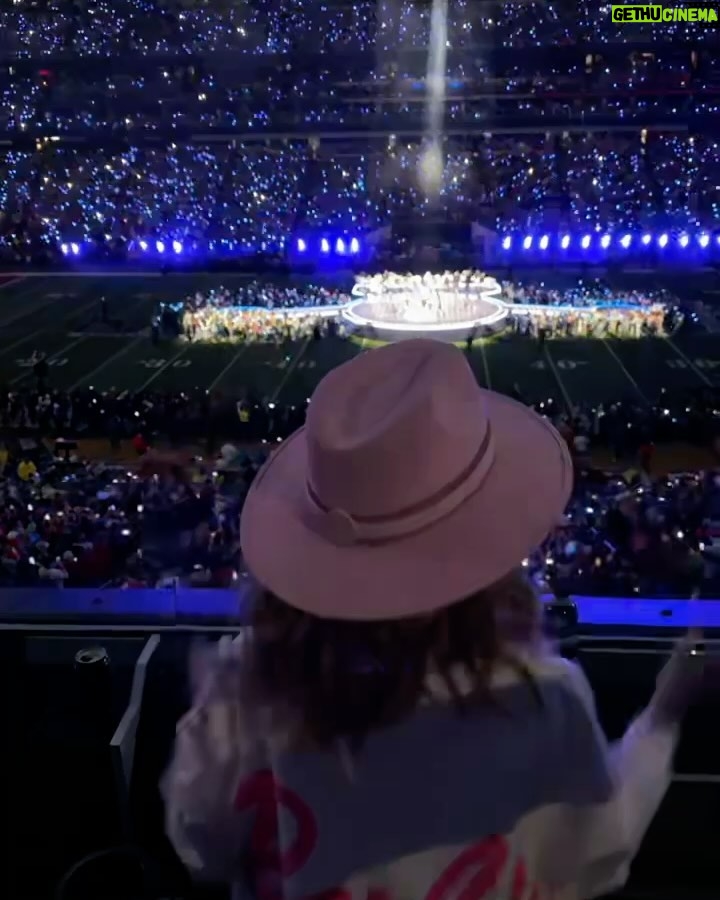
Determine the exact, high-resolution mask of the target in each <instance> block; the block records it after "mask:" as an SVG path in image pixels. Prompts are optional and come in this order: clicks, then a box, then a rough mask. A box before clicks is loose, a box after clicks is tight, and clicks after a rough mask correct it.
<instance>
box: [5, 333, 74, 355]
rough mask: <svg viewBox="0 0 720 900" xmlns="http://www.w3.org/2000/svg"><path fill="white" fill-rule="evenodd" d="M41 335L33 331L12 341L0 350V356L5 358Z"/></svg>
mask: <svg viewBox="0 0 720 900" xmlns="http://www.w3.org/2000/svg"><path fill="white" fill-rule="evenodd" d="M40 334H42V332H41V331H34V332H33V333H32V334H24V335H23V336H22V337H21V338H18V339H17V340H16V341H13V342H12V344H8V345H7V346H6V347H2V348H0V356H5V355H6V354H8V353H12V351H13V350H14V349H15V348H16V347H19V346H20V344H26V343H27V342H28V341H31V340H33V339H37V337H38V336H39V335H40ZM83 337H84V335H83Z"/></svg>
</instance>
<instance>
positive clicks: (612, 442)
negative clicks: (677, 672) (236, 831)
mask: <svg viewBox="0 0 720 900" xmlns="http://www.w3.org/2000/svg"><path fill="white" fill-rule="evenodd" d="M709 393H712V392H709ZM518 399H522V397H521V396H518ZM659 399H660V405H659V406H658V407H652V408H648V407H647V406H645V405H643V406H642V407H636V406H634V405H633V404H632V403H628V402H619V403H615V404H613V405H611V406H608V407H603V406H596V407H591V406H589V405H582V404H581V405H578V406H576V407H575V408H574V409H573V411H572V414H571V415H570V414H568V413H567V412H564V411H563V410H562V409H561V407H560V406H559V404H557V403H556V402H554V401H553V400H551V399H547V400H545V401H543V402H541V403H539V404H537V407H536V408H537V409H538V411H539V412H540V413H541V414H543V415H546V416H548V417H549V418H551V419H552V420H553V422H554V423H555V424H556V425H557V427H558V428H559V429H560V432H561V434H562V436H563V438H564V439H565V441H566V442H567V443H568V446H569V448H570V450H571V452H572V453H573V455H574V457H575V458H576V460H577V463H578V465H577V476H576V480H575V487H574V490H573V495H572V497H571V500H570V502H569V504H568V507H567V509H566V511H565V515H564V517H563V518H562V519H561V520H560V522H559V523H558V526H557V528H556V529H555V530H554V531H553V533H552V534H551V535H550V536H549V537H548V538H547V540H546V541H545V542H544V543H543V545H542V547H540V548H538V549H537V550H536V551H534V552H533V553H531V554H530V556H529V557H528V559H527V560H526V561H524V563H523V565H524V566H525V568H527V570H528V574H529V576H530V577H531V578H532V580H533V581H534V582H536V583H537V585H538V586H539V587H540V588H542V589H548V588H549V589H551V590H557V591H560V592H567V593H578V594H595V593H597V594H602V595H605V596H607V595H618V596H628V595H632V594H634V593H637V594H640V595H643V596H653V595H663V594H668V593H671V594H674V595H676V596H685V597H689V596H691V595H697V594H702V595H705V596H717V591H718V578H719V576H720V541H719V539H718V535H720V477H719V476H718V474H717V473H715V472H706V473H699V474H679V475H673V476H669V477H665V476H662V477H659V476H653V475H652V474H651V470H652V442H653V441H654V440H656V439H658V438H662V437H665V438H668V437H671V436H673V435H674V434H676V433H677V434H682V435H683V436H687V434H688V432H693V433H695V432H696V431H697V434H698V436H700V434H703V435H705V436H707V425H708V423H709V422H710V421H711V420H712V414H711V410H710V408H709V407H708V406H707V403H710V404H713V403H715V405H716V406H717V399H716V398H712V397H701V396H697V397H694V398H689V397H687V396H682V397H678V398H670V397H669V396H667V395H664V396H663V397H661V398H659ZM676 400H677V401H678V403H676ZM101 407H102V415H101V414H100V409H101ZM668 407H669V408H668ZM138 410H140V411H141V416H142V418H141V419H140V420H138V419H137V418H136V415H135V413H137V412H138ZM239 412H242V413H244V415H243V416H240V415H238V413H239ZM304 415H305V409H304V408H295V407H284V406H282V405H280V406H278V405H276V404H274V403H263V402H262V401H259V400H256V399H255V400H253V399H250V398H247V397H239V396H238V397H228V398H222V397H219V396H218V397H214V396H208V395H207V393H206V392H205V391H202V392H196V394H191V395H188V396H186V395H168V394H156V393H152V392H144V393H143V394H141V395H132V394H129V393H128V392H127V391H125V392H123V393H122V394H117V395H116V394H113V393H98V392H94V391H92V390H85V391H79V392H75V393H73V394H66V393H64V392H60V391H53V392H52V394H48V395H44V394H42V395H41V394H38V393H36V392H35V391H27V390H21V391H17V392H15V393H13V394H7V395H3V396H2V397H0V421H2V424H3V427H4V429H5V430H6V433H8V434H12V433H13V432H14V431H15V430H16V429H20V430H21V431H22V433H24V434H27V433H28V430H30V431H33V430H40V431H41V432H42V433H47V432H48V431H50V432H52V430H57V431H58V432H61V433H63V434H73V433H75V431H76V430H77V429H79V430H80V431H81V432H82V433H84V434H93V435H98V436H105V437H108V436H109V437H110V440H111V441H113V440H115V439H117V437H118V436H119V435H122V436H125V435H130V434H135V433H136V431H137V429H138V428H142V430H143V431H142V433H143V434H147V435H148V438H150V439H151V440H152V439H153V438H154V437H160V436H172V437H173V438H174V439H177V438H178V436H179V435H180V433H181V432H182V434H183V435H185V436H196V437H201V438H205V439H206V440H207V441H208V442H209V441H210V440H214V441H215V442H216V443H217V444H218V446H219V445H220V442H221V441H224V440H226V439H227V437H228V436H232V438H231V439H238V441H240V440H247V439H248V437H251V438H253V439H255V440H258V441H259V440H262V441H263V442H264V443H266V444H268V445H269V444H271V443H272V444H274V443H276V442H277V441H281V440H282V439H283V438H284V437H285V436H287V434H288V433H290V432H291V431H292V430H294V429H295V428H296V427H297V426H298V425H299V424H302V421H303V419H304ZM138 421H139V424H138ZM630 426H632V427H630ZM698 429H700V430H699V431H698ZM139 436H140V432H137V435H136V437H139ZM136 443H137V446H138V447H142V446H143V444H142V442H140V441H136ZM600 445H603V446H610V447H612V448H613V450H614V452H615V453H616V454H617V455H618V456H619V457H621V458H623V459H625V460H626V461H627V463H628V468H627V470H626V471H624V473H623V474H622V475H619V474H618V473H617V472H616V473H611V474H605V473H603V472H601V471H598V470H595V469H591V470H588V468H587V465H586V462H587V460H588V459H589V454H590V452H591V450H592V449H593V448H594V447H596V446H600ZM265 449H267V448H265ZM264 456H265V454H264V453H262V452H260V453H253V454H252V455H248V454H245V453H242V452H238V451H237V449H236V448H235V447H234V446H233V445H232V444H228V443H225V444H223V446H222V449H221V451H220V453H219V455H218V454H217V451H216V450H215V451H210V450H209V451H208V453H207V460H198V461H196V462H195V464H193V465H192V466H191V467H190V468H189V470H188V471H186V472H178V471H175V472H170V471H169V472H167V473H166V474H165V475H163V477H162V478H160V479H156V478H150V477H145V476H144V475H143V471H142V468H140V469H139V470H135V471H133V472H127V471H125V470H124V469H119V468H113V467H107V466H105V465H97V464H93V463H90V462H88V461H86V460H82V459H78V458H74V457H71V458H70V459H69V460H65V459H59V458H57V459H47V458H37V459H35V460H33V459H31V458H28V457H26V456H24V455H23V454H22V452H20V451H15V450H13V449H11V450H8V449H7V448H6V447H5V446H3V445H0V475H1V476H2V487H1V489H0V499H1V500H2V503H1V504H0V585H2V586H4V587H17V586H37V585H44V586H48V585H53V584H54V585H67V586H73V587H93V586H99V585H103V584H108V583H112V584H115V585H122V586H125V587H144V586H155V585H161V584H163V583H165V580H166V579H167V578H169V577H172V578H179V579H180V580H181V581H182V582H183V583H185V584H187V585H189V586H193V585H198V586H223V587H227V586H230V585H231V584H232V583H233V581H234V580H235V578H237V577H238V571H239V569H240V565H241V561H240V559H239V555H238V534H237V522H238V521H239V510H240V508H241V504H242V499H243V496H244V495H245V493H246V492H247V489H248V486H249V485H250V483H251V482H252V479H253V478H254V476H255V474H256V473H257V470H258V468H259V466H260V465H261V463H262V461H263V458H264ZM636 461H637V463H639V465H636ZM189 531H192V532H193V537H192V539H191V540H190V541H189V542H187V543H185V544H184V545H183V546H184V549H183V554H182V560H179V559H178V556H177V549H176V548H177V546H178V543H179V541H180V539H181V537H180V536H181V534H182V533H183V532H185V533H187V532H189ZM158 539H159V540H158ZM163 541H164V542H165V544H167V543H168V541H170V543H171V544H172V548H173V550H172V555H171V557H168V556H167V555H165V556H164V555H163V553H162V550H161V547H162V543H163ZM138 551H140V552H138Z"/></svg>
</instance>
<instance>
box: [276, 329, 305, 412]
mask: <svg viewBox="0 0 720 900" xmlns="http://www.w3.org/2000/svg"><path fill="white" fill-rule="evenodd" d="M311 340H312V336H311V335H308V336H307V337H306V338H305V340H304V341H303V342H302V346H301V347H300V350H299V351H298V353H297V356H296V357H295V359H293V360H292V362H291V363H290V365H289V366H288V367H287V369H285V374H284V375H283V377H282V378H281V379H280V383H279V384H278V386H277V387H276V388H275V390H274V391H273V392H272V396H271V397H270V403H275V401H276V400H277V398H278V397H279V396H280V393H281V392H282V389H283V388H284V387H285V385H286V384H287V383H288V380H289V378H290V376H291V375H292V373H293V372H294V371H295V369H297V367H298V363H299V362H300V360H301V359H302V358H303V356H305V351H306V350H307V348H308V346H309V344H310V341H311Z"/></svg>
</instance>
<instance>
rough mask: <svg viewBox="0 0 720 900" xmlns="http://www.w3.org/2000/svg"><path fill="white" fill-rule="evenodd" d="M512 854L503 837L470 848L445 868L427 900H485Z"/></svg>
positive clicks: (484, 841)
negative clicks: (483, 899)
mask: <svg viewBox="0 0 720 900" xmlns="http://www.w3.org/2000/svg"><path fill="white" fill-rule="evenodd" d="M509 855H510V851H509V848H508V844H507V841H506V840H505V838H503V837H500V835H492V836H491V837H489V838H486V839H485V840H483V841H481V842H480V843H479V844H474V845H473V846H472V847H468V848H467V849H466V850H463V851H462V853H460V855H459V856H456V857H455V859H454V860H453V861H452V862H451V863H450V865H449V866H448V867H447V868H446V869H445V871H444V872H443V873H442V875H441V876H440V877H439V878H438V880H437V881H436V882H435V884H434V885H433V886H432V887H431V888H430V890H429V892H428V893H427V895H426V897H425V900H482V898H483V897H486V896H487V894H488V893H489V892H490V891H491V890H493V888H495V887H496V885H497V883H498V881H499V880H500V877H501V875H502V873H503V869H504V868H505V864H506V863H507V860H508V856H509Z"/></svg>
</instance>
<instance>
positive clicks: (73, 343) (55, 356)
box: [9, 336, 87, 385]
mask: <svg viewBox="0 0 720 900" xmlns="http://www.w3.org/2000/svg"><path fill="white" fill-rule="evenodd" d="M86 340H87V337H85V336H83V337H81V338H78V339H77V340H75V341H71V342H70V343H69V344H68V345H67V346H65V347H63V348H62V349H61V350H56V351H55V353H51V354H50V356H48V357H47V361H48V363H51V362H52V361H53V360H55V359H62V358H63V356H64V355H65V354H66V353H67V352H68V351H69V350H72V348H73V347H77V345H78V344H80V343H82V342H83V341H86ZM31 376H32V369H28V371H27V372H23V373H22V374H21V375H18V376H16V377H15V378H13V379H12V380H11V381H10V382H9V384H11V385H13V384H18V382H20V381H24V380H25V379H26V378H30V377H31ZM49 380H50V378H48V381H49Z"/></svg>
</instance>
